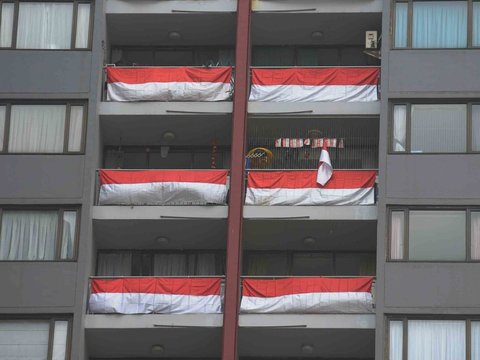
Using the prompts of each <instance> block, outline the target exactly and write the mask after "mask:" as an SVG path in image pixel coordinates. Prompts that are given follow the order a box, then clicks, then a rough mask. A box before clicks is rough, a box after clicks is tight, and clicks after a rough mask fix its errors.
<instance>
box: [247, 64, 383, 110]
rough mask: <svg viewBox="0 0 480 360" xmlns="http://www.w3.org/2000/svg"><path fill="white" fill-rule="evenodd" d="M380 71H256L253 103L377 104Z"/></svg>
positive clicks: (349, 69) (252, 92) (374, 69)
mask: <svg viewBox="0 0 480 360" xmlns="http://www.w3.org/2000/svg"><path fill="white" fill-rule="evenodd" d="M379 75H380V68H378V67H375V68H358V67H357V68H355V67H352V68H325V69H318V68H291V69H253V70H252V89H251V91H250V101H273V102H302V101H347V102H364V101H377V100H378V95H377V84H378V78H379Z"/></svg>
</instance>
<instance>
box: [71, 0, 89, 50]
mask: <svg viewBox="0 0 480 360" xmlns="http://www.w3.org/2000/svg"><path fill="white" fill-rule="evenodd" d="M89 35H90V4H78V14H77V34H76V38H75V47H76V48H77V49H86V48H88V38H89Z"/></svg>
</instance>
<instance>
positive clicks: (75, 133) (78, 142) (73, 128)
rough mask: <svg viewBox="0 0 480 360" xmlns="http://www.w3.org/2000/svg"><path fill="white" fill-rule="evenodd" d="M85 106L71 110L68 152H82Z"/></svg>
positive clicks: (73, 107) (74, 107)
mask: <svg viewBox="0 0 480 360" xmlns="http://www.w3.org/2000/svg"><path fill="white" fill-rule="evenodd" d="M82 132H83V106H72V107H71V108H70V126H69V132H68V151H71V152H75V151H81V150H82Z"/></svg>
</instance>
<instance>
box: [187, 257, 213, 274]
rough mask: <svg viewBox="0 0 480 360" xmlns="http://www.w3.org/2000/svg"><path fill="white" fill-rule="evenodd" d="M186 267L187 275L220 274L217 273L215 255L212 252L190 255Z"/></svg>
mask: <svg viewBox="0 0 480 360" xmlns="http://www.w3.org/2000/svg"><path fill="white" fill-rule="evenodd" d="M188 267H189V270H188V274H189V275H220V274H217V266H216V256H215V254H214V253H198V254H192V255H190V259H189V262H188Z"/></svg>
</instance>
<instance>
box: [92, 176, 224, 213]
mask: <svg viewBox="0 0 480 360" xmlns="http://www.w3.org/2000/svg"><path fill="white" fill-rule="evenodd" d="M227 175H228V170H100V171H99V176H100V196H99V201H98V202H99V205H206V204H219V205H223V204H225V203H226V201H227Z"/></svg>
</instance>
